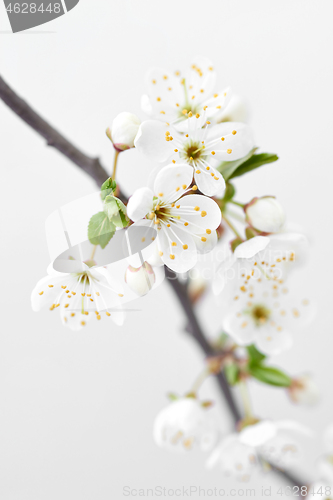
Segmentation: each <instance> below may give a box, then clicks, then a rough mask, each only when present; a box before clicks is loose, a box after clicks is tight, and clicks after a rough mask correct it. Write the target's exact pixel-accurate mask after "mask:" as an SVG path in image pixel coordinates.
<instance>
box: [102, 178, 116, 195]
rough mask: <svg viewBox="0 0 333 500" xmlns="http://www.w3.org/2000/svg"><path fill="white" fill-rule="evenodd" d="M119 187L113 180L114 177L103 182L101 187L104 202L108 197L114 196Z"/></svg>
mask: <svg viewBox="0 0 333 500" xmlns="http://www.w3.org/2000/svg"><path fill="white" fill-rule="evenodd" d="M116 187H117V183H116V181H114V180H113V179H112V177H109V178H108V179H106V181H105V182H103V184H102V186H101V198H102V200H104V199H105V198H106V196H107V195H109V194H112V193H114V192H115V190H116Z"/></svg>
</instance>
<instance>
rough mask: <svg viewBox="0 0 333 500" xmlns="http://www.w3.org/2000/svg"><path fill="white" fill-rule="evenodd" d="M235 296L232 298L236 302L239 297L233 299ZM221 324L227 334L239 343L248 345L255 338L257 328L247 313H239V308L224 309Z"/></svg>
mask: <svg viewBox="0 0 333 500" xmlns="http://www.w3.org/2000/svg"><path fill="white" fill-rule="evenodd" d="M235 297H238V296H235ZM235 297H232V299H234V301H235V302H237V301H238V300H239V298H238V299H235ZM230 299H231V297H230ZM222 324H223V328H224V329H225V330H226V332H227V333H228V335H230V336H231V337H232V338H233V339H235V340H236V342H237V343H238V344H239V345H250V344H252V343H253V342H254V340H255V339H256V335H257V330H258V328H257V327H256V326H255V324H254V322H253V321H252V319H251V318H249V316H248V315H244V314H242V313H241V308H239V309H238V308H236V307H232V309H231V310H230V309H229V310H228V311H226V312H225V316H224V318H223V321H222Z"/></svg>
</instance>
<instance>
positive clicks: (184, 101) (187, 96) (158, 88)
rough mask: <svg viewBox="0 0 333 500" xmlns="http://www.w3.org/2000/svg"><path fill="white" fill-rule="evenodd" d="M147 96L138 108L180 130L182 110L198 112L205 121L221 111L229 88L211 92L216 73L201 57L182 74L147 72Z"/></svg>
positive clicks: (210, 63) (182, 118) (157, 70)
mask: <svg viewBox="0 0 333 500" xmlns="http://www.w3.org/2000/svg"><path fill="white" fill-rule="evenodd" d="M146 80H147V87H148V95H144V96H142V101H141V105H142V109H143V111H144V112H145V113H146V114H148V115H149V116H151V117H153V118H156V119H158V120H163V121H165V120H166V121H168V122H170V123H173V124H175V125H176V126H177V127H178V128H181V126H182V124H183V121H184V117H185V115H184V110H185V111H186V112H187V113H188V112H189V111H191V112H192V113H193V114H195V113H201V112H202V111H203V109H204V107H206V109H207V112H206V116H207V118H210V117H212V116H214V115H215V114H217V113H218V112H219V111H221V110H222V109H224V108H225V106H226V105H227V104H228V102H229V99H230V97H231V93H230V90H229V89H224V90H222V91H221V92H218V93H216V92H214V89H215V82H216V73H215V71H214V68H213V64H212V62H211V61H209V59H206V58H205V57H196V58H194V60H193V62H192V64H191V66H190V69H189V70H188V71H186V72H184V73H183V72H182V73H181V72H180V71H175V72H174V73H173V74H172V73H170V72H168V71H165V70H163V69H160V68H153V69H151V70H150V71H149V72H148V74H147V77H146Z"/></svg>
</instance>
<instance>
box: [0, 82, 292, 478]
mask: <svg viewBox="0 0 333 500" xmlns="http://www.w3.org/2000/svg"><path fill="white" fill-rule="evenodd" d="M0 98H1V99H2V100H3V101H4V102H5V103H6V104H7V106H8V107H9V108H10V109H11V110H12V111H14V113H16V114H17V115H18V116H19V117H20V118H21V119H22V120H23V121H25V122H26V123H27V124H28V125H30V127H31V128H33V129H34V130H35V131H36V132H37V133H38V134H40V135H41V136H42V137H44V139H45V140H46V142H47V144H48V145H49V146H52V147H54V148H55V149H57V150H58V151H60V152H61V153H62V154H63V155H64V156H66V157H67V158H68V159H69V160H71V161H72V162H73V163H75V165H77V166H78V167H79V168H81V169H82V170H83V171H84V172H85V173H86V174H88V175H90V177H92V178H93V179H94V180H95V181H96V183H97V184H98V185H99V186H100V185H101V184H102V183H103V182H104V181H105V180H106V179H107V178H108V177H109V174H108V172H107V171H106V170H105V169H104V168H103V166H102V165H101V163H100V161H99V159H98V158H91V157H90V156H87V155H86V154H84V153H82V151H80V150H79V149H78V148H77V147H76V146H74V145H73V144H72V143H71V142H69V141H68V140H67V139H66V138H65V137H64V136H63V135H62V134H60V132H58V131H57V130H56V129H55V128H53V127H52V126H51V125H50V124H49V123H48V122H47V121H45V120H44V119H43V118H42V117H41V116H39V115H38V114H37V113H36V111H34V110H33V109H32V108H31V107H30V106H29V104H27V103H26V102H25V101H24V100H23V99H21V97H19V96H18V95H17V94H16V93H15V92H14V91H13V90H12V89H11V88H10V87H9V85H7V83H6V82H5V81H4V80H3V79H2V78H1V76H0ZM117 196H118V197H119V198H121V199H122V200H123V201H124V202H126V201H127V200H126V196H125V195H124V194H123V193H121V192H119V191H118V193H117ZM165 271H166V276H167V278H168V281H169V283H170V285H171V287H172V289H173V290H174V292H175V294H176V296H177V298H178V300H179V303H180V304H181V306H182V308H183V310H184V313H185V315H186V317H187V320H188V324H189V328H188V331H189V332H190V333H191V334H192V336H193V338H194V339H195V340H196V341H197V342H198V344H199V345H200V347H201V349H202V350H203V352H204V353H205V355H206V356H207V357H210V356H214V355H216V354H217V353H216V351H215V350H214V348H213V347H212V346H211V344H210V343H209V342H208V340H207V339H206V337H205V335H204V333H203V331H202V329H201V326H200V324H199V322H198V319H197V317H196V315H195V313H194V311H193V307H192V303H191V301H190V299H189V297H188V294H187V290H186V286H185V285H183V284H182V283H180V282H179V280H178V279H177V276H176V274H175V273H174V272H173V271H171V270H170V269H169V268H167V267H166V268H165ZM216 378H217V382H218V384H219V387H220V389H221V392H222V394H223V396H224V398H225V400H226V402H227V404H228V406H229V408H230V411H231V413H232V415H233V418H234V422H235V423H237V422H238V421H239V419H240V418H241V414H240V412H239V409H238V408H237V406H236V403H235V401H234V398H233V395H232V393H231V390H230V386H229V384H228V383H227V381H226V379H225V377H224V375H223V373H219V374H217V375H216ZM272 470H274V471H275V472H277V473H278V474H281V476H282V477H283V478H284V480H285V481H287V484H289V485H290V486H293V485H295V486H299V487H300V486H301V483H300V482H299V481H298V480H297V479H296V478H294V477H293V475H292V474H290V473H289V472H284V471H280V470H278V469H276V468H275V467H272Z"/></svg>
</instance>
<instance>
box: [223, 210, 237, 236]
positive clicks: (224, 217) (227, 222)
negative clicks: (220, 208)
mask: <svg viewBox="0 0 333 500" xmlns="http://www.w3.org/2000/svg"><path fill="white" fill-rule="evenodd" d="M222 217H223V220H224V221H225V223H226V224H227V225H228V226H229V227H230V229H231V231H233V232H234V233H235V235H236V236H237V238H240V239H242V237H241V235H240V234H239V232H238V231H237V229H236V228H235V226H234V225H233V224H232V223H231V222H230V220H229V219H228V218H227V217H226V216H225V215H224V214H222Z"/></svg>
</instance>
